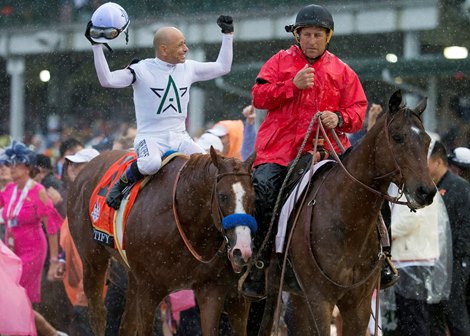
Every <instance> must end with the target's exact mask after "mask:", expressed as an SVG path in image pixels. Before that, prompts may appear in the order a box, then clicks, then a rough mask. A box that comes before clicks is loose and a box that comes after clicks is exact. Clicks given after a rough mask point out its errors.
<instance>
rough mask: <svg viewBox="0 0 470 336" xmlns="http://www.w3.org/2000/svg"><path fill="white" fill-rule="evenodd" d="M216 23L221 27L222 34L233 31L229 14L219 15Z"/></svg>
mask: <svg viewBox="0 0 470 336" xmlns="http://www.w3.org/2000/svg"><path fill="white" fill-rule="evenodd" d="M217 24H218V25H219V27H220V28H222V33H223V34H228V33H233V19H232V17H231V16H230V15H221V16H219V18H218V19H217Z"/></svg>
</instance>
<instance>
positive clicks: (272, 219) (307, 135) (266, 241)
mask: <svg viewBox="0 0 470 336" xmlns="http://www.w3.org/2000/svg"><path fill="white" fill-rule="evenodd" d="M318 117H319V113H316V114H315V115H314V116H313V117H312V120H310V124H309V125H308V129H307V133H306V134H305V137H304V140H303V141H302V145H301V146H300V148H299V151H298V152H297V156H296V157H295V159H294V161H293V162H292V164H291V166H290V168H289V170H288V171H287V174H286V177H285V178H284V180H283V181H282V185H281V189H279V193H278V194H277V199H276V203H275V205H274V209H273V215H272V216H271V221H270V222H269V228H268V232H267V234H266V236H265V237H264V240H263V243H262V244H261V247H260V248H259V250H258V252H257V253H256V256H255V258H254V260H253V263H254V265H255V267H257V268H259V269H262V268H263V267H264V263H263V262H261V263H260V264H258V261H259V257H260V255H261V252H262V251H263V250H264V249H265V248H266V245H267V243H268V241H269V237H270V236H271V233H272V229H273V226H274V222H275V220H276V217H277V211H278V209H279V205H280V203H281V199H282V194H283V193H284V189H285V188H286V185H287V181H288V180H289V177H290V176H291V174H292V171H293V170H294V168H295V166H296V164H297V162H298V161H299V159H300V156H301V154H302V152H303V150H304V147H305V144H306V143H307V140H308V137H309V136H310V133H311V132H312V127H313V124H314V122H315V120H316V119H317V118H318ZM249 271H250V270H249V269H248V270H247V272H246V274H247V275H248V272H249Z"/></svg>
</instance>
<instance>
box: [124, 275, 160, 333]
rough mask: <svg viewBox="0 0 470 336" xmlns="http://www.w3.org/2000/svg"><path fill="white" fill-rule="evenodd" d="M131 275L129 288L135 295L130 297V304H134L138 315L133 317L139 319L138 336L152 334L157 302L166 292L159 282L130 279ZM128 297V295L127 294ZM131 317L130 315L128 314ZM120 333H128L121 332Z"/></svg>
mask: <svg viewBox="0 0 470 336" xmlns="http://www.w3.org/2000/svg"><path fill="white" fill-rule="evenodd" d="M131 279H132V277H129V289H131V291H132V292H135V293H136V294H137V295H135V296H134V298H132V299H131V305H133V306H135V307H136V308H137V309H136V310H135V311H136V312H137V313H138V316H135V318H137V319H138V321H139V329H138V330H139V333H138V334H139V336H140V335H153V324H154V321H155V312H156V310H157V307H158V304H159V303H160V302H161V301H162V300H163V299H164V298H165V296H166V295H167V294H168V293H167V292H166V290H165V287H164V286H163V285H160V284H155V283H152V281H151V280H149V281H143V280H141V279H139V280H138V281H136V280H134V281H131ZM128 298H129V296H128ZM129 318H132V316H129ZM121 335H128V334H126V333H121Z"/></svg>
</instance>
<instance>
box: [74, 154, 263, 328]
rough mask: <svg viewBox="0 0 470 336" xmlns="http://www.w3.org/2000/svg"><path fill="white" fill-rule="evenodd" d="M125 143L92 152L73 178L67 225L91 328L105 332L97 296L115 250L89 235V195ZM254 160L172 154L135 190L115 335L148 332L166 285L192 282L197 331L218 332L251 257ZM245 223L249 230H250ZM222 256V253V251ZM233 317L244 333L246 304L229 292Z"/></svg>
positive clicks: (177, 287)
mask: <svg viewBox="0 0 470 336" xmlns="http://www.w3.org/2000/svg"><path fill="white" fill-rule="evenodd" d="M123 154H125V152H124V151H111V152H108V153H104V154H101V155H100V156H98V157H97V158H95V159H94V160H92V161H91V162H90V163H89V164H88V165H87V166H86V167H85V168H84V169H83V171H82V172H81V173H80V175H79V176H78V177H77V179H76V181H75V182H74V184H73V185H72V186H71V190H70V191H69V198H68V218H69V223H70V224H69V225H70V231H71V233H72V236H73V238H74V241H75V243H76V245H77V249H78V251H79V253H80V256H81V258H82V261H83V267H84V287H85V288H84V289H85V293H86V295H87V297H88V301H89V308H90V318H91V324H92V327H93V329H94V332H95V335H104V328H105V320H104V315H105V314H104V306H103V299H102V292H103V285H104V282H105V273H106V269H107V266H108V260H109V258H110V257H111V256H114V257H115V258H117V259H118V260H120V261H121V262H122V261H123V260H122V258H121V256H120V255H119V254H118V253H117V252H116V250H114V249H111V248H109V247H105V246H104V245H101V244H100V243H98V242H96V241H94V240H93V238H92V224H91V220H90V216H89V202H90V196H91V194H92V192H93V190H94V188H95V186H96V185H97V183H98V182H99V180H100V179H101V178H102V176H103V175H104V173H105V172H106V170H107V169H108V168H109V167H110V166H111V165H112V164H113V163H114V162H116V161H117V160H118V159H119V158H120V157H121V156H122V155H123ZM251 164H252V162H246V163H242V162H240V161H239V160H236V159H231V158H224V157H222V156H219V155H217V154H216V153H215V151H214V150H213V149H211V153H210V155H209V154H207V155H202V154H194V155H192V156H191V157H189V158H188V157H176V158H175V159H173V160H172V161H171V162H170V163H168V164H167V165H165V166H164V167H162V168H161V170H160V171H159V172H158V173H157V174H156V175H155V176H153V177H152V179H151V180H150V181H149V183H148V184H147V185H146V186H145V187H144V188H143V189H142V190H141V191H140V193H139V195H138V197H137V200H136V202H135V204H134V206H133V208H132V210H131V213H130V215H129V218H128V222H127V226H126V229H125V232H124V241H125V249H126V254H127V259H128V263H129V266H130V270H129V289H128V293H127V298H126V311H125V313H124V316H123V321H122V323H121V332H120V333H121V335H135V333H136V331H137V330H138V333H139V335H151V334H152V324H153V320H154V313H155V311H156V308H157V306H158V304H159V303H160V302H161V301H162V300H163V299H164V298H165V296H167V295H168V294H169V293H171V292H172V291H176V290H180V289H193V290H194V292H195V295H196V299H197V302H198V304H199V307H200V310H201V326H202V332H203V335H218V327H219V318H220V314H221V312H222V309H223V306H224V300H225V298H226V297H227V294H228V293H236V285H237V280H238V275H237V274H236V273H238V272H240V271H241V269H242V268H243V267H244V266H245V265H246V264H247V263H248V262H249V260H250V258H251V230H254V229H255V226H256V222H254V219H253V217H252V216H251V214H252V213H253V210H254V197H255V196H254V190H253V187H252V183H251V176H250V169H251ZM250 228H251V230H250ZM227 256H228V258H227ZM230 299H232V304H228V305H227V306H226V308H227V309H228V310H230V309H231V308H232V309H233V311H232V312H230V314H229V315H230V318H231V321H230V322H231V325H232V328H233V330H234V332H235V334H236V335H245V334H246V320H247V314H248V309H249V304H248V302H246V301H245V300H244V299H243V298H242V297H240V296H238V295H231V297H230Z"/></svg>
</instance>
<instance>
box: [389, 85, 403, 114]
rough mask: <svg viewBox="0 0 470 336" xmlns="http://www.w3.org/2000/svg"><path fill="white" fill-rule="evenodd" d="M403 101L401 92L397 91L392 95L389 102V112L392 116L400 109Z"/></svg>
mask: <svg viewBox="0 0 470 336" xmlns="http://www.w3.org/2000/svg"><path fill="white" fill-rule="evenodd" d="M401 101H402V96H401V90H397V91H395V92H394V93H393V94H392V96H391V97H390V100H389V102H388V110H389V111H390V113H391V114H393V113H395V112H397V111H398V110H399V109H400V105H401Z"/></svg>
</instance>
